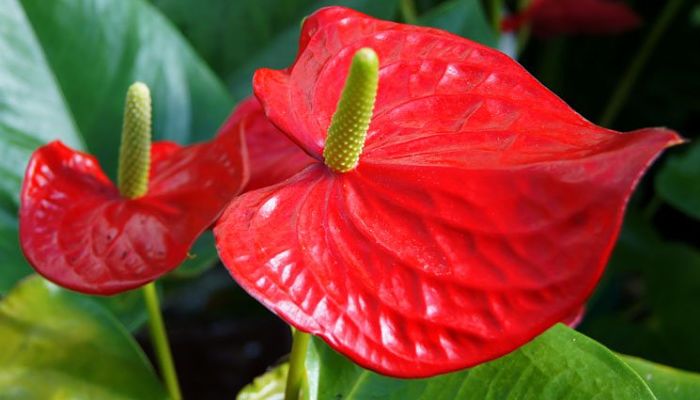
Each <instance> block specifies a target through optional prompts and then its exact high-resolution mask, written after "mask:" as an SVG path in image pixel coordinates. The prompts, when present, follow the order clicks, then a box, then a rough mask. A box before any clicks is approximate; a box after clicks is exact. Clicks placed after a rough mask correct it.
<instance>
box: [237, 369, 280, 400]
mask: <svg viewBox="0 0 700 400" xmlns="http://www.w3.org/2000/svg"><path fill="white" fill-rule="evenodd" d="M288 370H289V364H287V363H284V364H281V365H278V366H276V367H275V368H273V369H271V370H270V371H267V372H265V373H264V374H263V375H260V376H259V377H257V378H255V380H254V381H253V382H251V383H249V384H248V385H246V386H245V387H244V388H243V389H242V390H241V391H240V392H239V393H238V396H236V400H283V399H284V387H285V386H286V383H287V371H288Z"/></svg>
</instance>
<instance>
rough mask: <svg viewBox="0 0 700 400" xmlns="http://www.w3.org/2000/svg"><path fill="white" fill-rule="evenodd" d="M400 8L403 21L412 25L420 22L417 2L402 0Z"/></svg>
mask: <svg viewBox="0 0 700 400" xmlns="http://www.w3.org/2000/svg"><path fill="white" fill-rule="evenodd" d="M399 10H400V11H401V18H403V22H405V23H407V24H411V25H416V23H417V22H418V14H417V13H416V4H415V3H414V2H413V0H401V1H400V2H399Z"/></svg>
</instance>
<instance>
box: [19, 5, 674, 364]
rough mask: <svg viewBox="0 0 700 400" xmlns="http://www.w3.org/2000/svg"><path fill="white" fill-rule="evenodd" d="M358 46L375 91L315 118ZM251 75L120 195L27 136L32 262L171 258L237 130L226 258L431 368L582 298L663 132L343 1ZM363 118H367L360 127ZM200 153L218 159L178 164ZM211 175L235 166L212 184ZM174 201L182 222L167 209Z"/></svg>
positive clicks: (240, 274)
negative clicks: (337, 135) (345, 110)
mask: <svg viewBox="0 0 700 400" xmlns="http://www.w3.org/2000/svg"><path fill="white" fill-rule="evenodd" d="M358 52H359V53H358ZM357 54H362V55H367V54H374V55H375V56H373V57H376V58H373V60H375V61H376V62H377V63H378V64H377V65H378V84H376V85H374V90H376V100H375V99H374V98H372V100H373V104H374V107H373V108H372V107H371V105H372V102H371V101H369V102H365V103H366V104H364V105H365V106H366V105H369V107H364V106H363V107H364V108H363V109H362V110H363V111H362V112H361V113H359V114H357V115H359V117H358V116H357V115H354V114H352V113H349V114H348V115H351V116H352V118H353V119H352V121H353V122H352V123H349V124H347V125H342V124H331V121H332V120H334V121H335V120H337V119H339V118H338V117H334V114H337V113H340V111H338V112H337V109H338V102H339V99H340V98H341V92H343V93H345V92H344V91H343V88H344V86H345V82H346V77H347V76H348V70H349V68H350V65H351V63H352V65H353V68H355V67H354V66H355V65H356V64H355V62H354V61H352V60H356V59H357ZM369 64H371V62H370V63H369ZM369 64H368V65H369ZM348 86H352V85H350V84H348ZM254 91H255V95H256V97H257V99H258V100H259V101H260V103H258V102H257V101H256V100H255V99H251V100H248V101H246V102H245V103H244V104H243V105H241V106H240V107H239V109H238V110H237V111H236V113H234V115H233V116H232V118H231V120H230V121H229V122H228V123H227V124H226V125H225V129H223V130H222V133H221V134H220V135H219V136H218V137H217V139H215V140H214V142H212V143H211V144H203V145H199V146H200V147H195V148H193V149H197V148H199V149H200V150H198V151H195V150H192V149H191V148H185V149H180V150H178V151H179V152H181V153H180V154H181V155H179V156H176V154H177V153H176V152H172V153H167V154H168V156H165V155H164V156H163V157H162V158H161V160H162V161H160V162H156V161H155V160H156V159H159V157H157V156H156V155H154V162H153V172H152V174H153V178H152V183H151V187H149V192H148V194H147V195H145V196H143V197H142V198H141V199H137V200H124V199H122V198H120V197H119V195H118V193H117V192H116V191H115V190H114V188H113V186H112V185H111V184H110V183H109V182H108V181H107V179H106V178H105V177H104V174H102V173H101V171H99V169H98V168H97V167H96V164H95V161H94V159H92V158H91V157H90V156H87V155H84V154H82V153H77V152H74V151H72V150H68V149H66V148H65V147H64V146H62V145H60V144H51V145H49V146H47V147H45V148H42V149H40V150H38V151H37V153H36V154H35V156H34V157H33V159H32V162H31V163H30V167H29V169H28V171H27V178H26V181H25V188H24V190H23V195H22V199H23V206H22V212H21V224H22V242H23V248H24V250H25V252H26V253H27V256H28V258H29V259H30V261H31V262H32V264H33V265H34V266H35V267H36V268H37V269H38V270H39V271H40V272H42V273H43V274H44V275H45V276H48V277H49V278H51V279H54V280H56V281H58V282H59V283H61V284H64V285H67V286H69V287H73V288H77V289H80V290H84V291H89V292H90V291H91V292H99V293H112V292H116V291H118V290H122V289H125V288H129V287H134V286H137V285H139V284H141V283H143V282H145V281H147V280H149V279H154V278H155V277H156V276H158V275H160V274H162V273H163V272H165V271H166V270H168V269H170V268H174V267H175V266H176V264H177V262H175V261H177V260H178V259H181V258H182V257H184V252H185V251H186V248H187V246H189V244H190V243H191V242H192V240H194V239H193V237H194V236H196V235H197V234H198V233H199V232H200V231H201V230H203V229H205V228H206V227H207V226H208V224H209V223H210V222H211V220H212V219H214V218H215V217H216V215H217V214H218V213H219V210H220V207H221V204H222V203H224V202H226V201H228V199H227V200H224V197H229V199H230V197H232V196H233V195H234V194H235V193H236V191H237V189H238V188H239V187H240V186H241V185H242V184H243V183H242V182H243V181H244V179H242V178H241V176H242V174H241V172H240V171H241V170H244V169H245V168H244V167H242V166H241V163H240V160H241V157H240V149H239V144H240V142H239V139H240V138H239V136H238V133H240V132H241V131H243V132H245V135H246V139H247V140H248V142H249V145H250V154H251V157H250V161H251V176H252V177H253V179H252V180H251V182H250V183H249V186H248V188H249V191H248V192H247V193H244V194H243V195H240V196H238V197H235V198H233V200H232V201H231V202H230V204H229V205H228V207H227V209H226V211H225V212H224V214H223V215H222V216H221V218H220V219H219V221H218V222H217V224H216V227H215V236H216V240H217V247H218V250H219V254H220V256H221V258H222V260H223V261H224V263H225V264H226V266H227V267H228V269H229V270H230V272H231V274H232V276H233V277H234V278H235V279H236V281H237V282H238V283H239V284H240V285H241V286H242V287H243V288H245V289H246V290H247V291H248V292H249V293H250V294H251V295H253V296H254V297H255V298H257V299H258V300H259V301H261V302H262V303H263V304H264V305H266V306H267V307H268V308H270V309H271V310H272V311H274V312H275V313H276V314H278V315H280V316H281V317H282V318H284V319H285V320H286V321H288V322H289V323H290V324H292V325H294V326H295V327H297V328H298V329H300V330H302V331H306V332H311V333H313V334H316V335H319V336H321V337H322V338H323V339H325V340H326V341H327V342H328V343H329V344H330V345H331V346H332V347H334V348H335V349H337V350H338V351H340V352H342V353H344V354H346V355H347V356H349V357H351V358H352V359H353V360H354V361H356V362H357V363H358V364H360V365H362V366H365V367H367V368H370V369H373V370H376V371H379V372H382V373H385V374H389V375H393V376H400V377H422V376H429V375H434V374H438V373H442V372H447V371H453V370H457V369H461V368H465V367H468V366H472V365H475V364H478V363H481V362H484V361H487V360H490V359H493V358H495V357H498V356H501V355H503V354H506V353H508V352H510V351H512V350H514V349H516V348H517V347H519V346H521V345H522V344H524V343H526V342H527V341H529V340H531V339H532V338H534V337H535V336H536V335H538V334H539V333H541V332H542V331H544V330H545V329H547V328H548V327H550V326H551V325H552V324H554V323H556V322H559V321H563V320H568V319H572V318H573V317H575V316H576V315H577V314H578V313H580V310H581V306H582V305H583V303H584V302H585V300H586V298H587V297H588V295H589V294H590V293H591V291H592V290H593V287H594V285H595V284H596V282H597V281H598V279H599V277H600V275H601V273H602V270H603V268H604V266H605V263H606V261H607V258H608V255H609V253H610V251H611V249H612V247H613V244H614V242H615V239H616V236H617V233H618V231H619V227H620V224H621V220H622V216H623V211H624V208H625V205H626V203H627V200H628V199H629V196H630V194H631V192H632V189H633V187H634V185H635V184H636V182H637V181H638V180H639V178H640V176H641V174H642V173H643V171H644V170H645V169H646V167H647V166H648V165H649V163H650V162H651V161H652V160H653V159H654V158H655V157H656V156H657V155H658V154H659V152H660V151H661V150H663V149H664V148H666V147H668V146H670V145H673V144H676V143H679V142H680V141H681V139H680V138H679V137H678V136H677V135H676V134H675V133H673V132H671V131H669V130H666V129H662V128H650V129H643V130H639V131H635V132H631V133H625V134H622V133H618V132H614V131H611V130H607V129H604V128H601V127H598V126H595V125H593V124H591V123H590V122H588V121H586V120H585V119H583V118H582V117H581V116H579V115H578V114H576V113H575V112H574V111H572V110H571V109H570V108H569V107H568V106H567V105H566V104H564V103H563V102H562V101H561V100H560V99H558V98H557V97H556V96H555V95H553V94H552V93H551V92H549V91H548V90H547V89H546V88H544V87H543V86H542V85H540V84H539V83H538V82H537V81H536V80H535V79H534V78H533V77H532V76H530V75H529V74H528V73H527V72H526V71H525V70H524V69H523V68H522V67H520V66H519V65H518V64H517V63H515V62H514V61H513V60H511V59H509V58H508V57H507V56H505V55H503V54H501V53H499V52H497V51H495V50H492V49H489V48H486V47H484V46H481V45H478V44H476V43H473V42H471V41H469V40H466V39H464V38H461V37H457V36H454V35H451V34H448V33H446V32H443V31H440V30H435V29H430V28H420V27H415V26H409V25H402V24H397V23H393V22H387V21H381V20H377V19H374V18H371V17H368V16H366V15H363V14H360V13H357V12H354V11H352V10H349V9H345V8H340V7H332V8H326V9H322V10H320V11H318V12H316V13H315V14H313V15H312V16H310V17H309V18H307V19H306V20H305V22H304V25H303V27H302V32H301V38H300V44H299V54H298V56H297V59H296V61H295V63H294V64H293V65H292V66H290V67H289V68H288V69H286V70H282V71H273V70H267V69H263V70H259V71H258V72H257V73H256V74H255V77H254ZM342 97H343V99H346V100H343V101H341V103H342V104H345V106H349V107H352V106H353V105H352V103H353V99H354V97H353V96H352V95H347V93H346V94H343V96H342ZM360 97H362V96H360ZM347 99H349V100H347ZM348 104H349V105H348ZM341 108H342V107H341ZM360 114H361V115H360ZM355 117H357V118H358V119H354V118H355ZM364 117H367V122H368V123H369V128H368V129H366V127H365V129H359V128H357V127H358V126H359V127H362V123H360V122H357V121H360V120H362V119H363V118H364ZM341 119H342V118H341ZM356 122H357V123H356ZM331 125H333V126H335V127H336V128H337V129H340V130H341V131H342V130H343V129H345V128H343V126H346V127H349V128H347V129H354V130H358V129H359V130H362V132H361V133H362V135H361V136H357V137H361V138H362V139H363V140H364V142H362V143H360V144H359V149H360V150H361V152H359V153H358V155H359V161H357V162H356V163H351V164H349V167H348V168H338V166H337V165H338V164H336V163H335V162H331V159H332V158H333V157H335V156H338V155H339V154H341V153H342V154H341V155H343V156H344V155H345V153H343V152H344V151H345V150H343V149H342V147H343V146H344V145H347V146H349V147H353V146H355V145H354V143H355V142H352V143H351V141H348V142H347V143H346V142H344V141H343V140H339V141H338V140H336V139H334V140H335V142H334V143H335V144H334V146H335V147H338V148H339V150H337V151H336V150H334V151H335V153H334V151H331V152H328V151H326V152H325V154H324V150H327V148H328V142H327V138H328V137H327V132H328V130H329V126H331ZM339 126H340V128H338V127H339ZM336 128H333V129H336ZM365 134H366V138H365ZM229 135H231V136H230V137H229ZM353 138H356V137H355V136H353ZM353 140H355V139H353ZM363 144H364V146H363ZM223 148H226V149H228V150H223ZM353 148H357V146H355V147H353ZM338 152H340V153H338ZM154 154H155V148H154ZM205 154H206V155H208V156H207V157H205V156H204V155H205ZM200 157H201V159H200ZM183 158H185V159H187V160H190V161H188V162H184V161H182V159H183ZM341 158H342V157H341ZM159 163H163V164H162V165H163V166H161V167H158V165H159ZM199 163H202V165H206V168H208V169H210V171H215V172H206V171H205V168H199V167H197V168H195V170H198V171H202V173H201V174H200V175H197V176H194V175H191V174H190V173H188V172H186V171H189V168H185V166H187V167H190V168H191V167H195V166H198V165H199ZM327 164H328V165H327ZM176 166H181V167H182V168H178V167H176ZM268 171H270V174H269V175H267V173H268ZM226 174H232V175H229V176H227V175H226ZM171 180H172V181H171ZM210 180H215V181H216V185H212V186H207V185H205V182H208V181H210ZM226 180H228V181H229V182H230V183H231V182H235V183H231V186H230V187H229V188H228V189H227V190H226V193H222V191H223V189H222V191H218V190H217V188H216V187H217V185H221V184H222V183H225V181H226ZM183 182H187V184H185V183H183ZM179 188H187V190H184V192H185V193H190V192H189V191H188V190H189V189H191V190H192V191H196V193H197V196H195V195H192V196H189V195H182V194H181V193H182V191H181V190H180V189H179ZM78 194H81V195H82V196H83V197H85V200H80V196H78ZM211 196H215V198H216V201H214V200H212V199H203V197H211ZM205 203H206V204H205ZM204 209H206V210H208V212H205V211H204ZM172 216H177V217H178V218H179V219H178V218H171V217H172ZM181 219H185V220H188V221H189V220H191V223H189V224H185V225H186V226H187V227H186V228H182V227H176V225H177V223H179V222H176V221H179V220H181ZM195 225H197V227H196V228H195ZM112 233H113V234H114V235H111V234H112ZM108 237H109V240H108V239H107V238H108ZM173 249H174V250H175V253H174V254H175V255H170V253H169V252H170V251H171V250H173ZM125 250H126V256H124V257H126V258H125V260H128V261H125V262H123V263H122V262H121V261H120V257H122V255H123V254H124V251H125ZM165 259H167V261H168V262H166V261H164V260H165ZM85 260H89V261H90V262H91V263H92V264H87V263H86V262H85ZM132 260H133V261H132ZM178 262H179V261H178ZM93 264H94V265H93ZM166 264H167V266H166ZM106 282H109V283H106ZM91 285H97V286H91ZM94 287H100V290H95V289H91V288H94Z"/></svg>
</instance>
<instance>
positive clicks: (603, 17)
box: [502, 0, 641, 37]
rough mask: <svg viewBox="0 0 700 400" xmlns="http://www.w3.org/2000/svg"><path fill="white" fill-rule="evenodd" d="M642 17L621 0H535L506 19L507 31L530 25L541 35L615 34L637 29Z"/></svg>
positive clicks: (504, 26)
mask: <svg viewBox="0 0 700 400" xmlns="http://www.w3.org/2000/svg"><path fill="white" fill-rule="evenodd" d="M640 23H641V19H640V18H639V16H638V15H637V14H636V13H635V12H634V11H633V10H632V9H631V8H629V7H628V6H627V5H626V4H625V3H624V2H621V1H618V0H534V1H533V2H532V3H530V5H529V6H528V8H526V9H525V10H524V11H522V12H521V13H518V14H515V15H513V16H510V17H508V18H506V19H505V20H504V21H503V24H502V28H503V30H504V31H511V30H514V29H518V28H520V27H521V26H522V25H524V24H530V25H531V27H532V32H533V33H534V34H535V35H537V36H540V37H548V36H555V35H562V34H570V33H571V34H615V33H621V32H626V31H628V30H631V29H634V28H636V27H637V26H639V24H640Z"/></svg>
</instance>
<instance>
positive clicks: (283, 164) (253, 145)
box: [221, 97, 314, 191]
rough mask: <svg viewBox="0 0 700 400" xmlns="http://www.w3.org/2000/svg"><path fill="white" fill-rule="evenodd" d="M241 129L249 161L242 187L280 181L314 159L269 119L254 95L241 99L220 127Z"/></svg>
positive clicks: (268, 184)
mask: <svg viewBox="0 0 700 400" xmlns="http://www.w3.org/2000/svg"><path fill="white" fill-rule="evenodd" d="M241 129H242V130H243V132H244V136H245V142H246V146H247V148H248V160H249V164H250V180H249V181H248V185H246V187H245V189H244V190H245V191H249V190H253V189H258V188H261V187H265V186H270V185H272V184H275V183H277V182H281V181H283V180H285V179H287V178H289V177H290V176H292V175H294V174H295V173H297V172H299V171H300V170H301V169H302V168H304V167H305V166H307V165H309V164H310V163H312V162H313V161H314V159H313V158H311V157H310V156H309V155H308V154H306V153H305V152H304V151H303V150H302V149H301V148H300V147H299V146H297V145H296V144H295V143H294V142H292V141H291V140H290V139H289V138H288V137H287V136H286V135H285V134H284V133H283V132H281V131H280V130H279V129H277V128H276V127H275V126H274V125H272V123H270V121H269V120H268V119H267V117H266V116H265V112H264V111H263V109H262V107H261V106H260V102H259V101H258V99H256V98H255V97H250V98H247V99H245V100H243V101H242V102H241V103H240V104H239V105H238V107H236V109H235V110H234V111H233V113H232V114H231V116H230V117H229V119H228V121H226V123H225V124H224V126H223V127H222V128H221V130H222V132H228V131H229V130H241Z"/></svg>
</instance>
